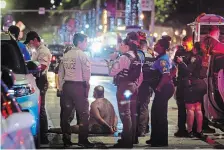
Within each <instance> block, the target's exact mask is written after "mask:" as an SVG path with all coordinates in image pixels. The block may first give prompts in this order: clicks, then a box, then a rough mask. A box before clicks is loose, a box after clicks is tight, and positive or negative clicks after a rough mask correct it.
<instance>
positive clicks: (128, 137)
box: [117, 84, 132, 144]
mask: <svg viewBox="0 0 224 150" xmlns="http://www.w3.org/2000/svg"><path fill="white" fill-rule="evenodd" d="M126 87H127V85H126V86H125V85H122V84H120V85H119V87H118V90H117V101H118V109H119V114H120V118H121V121H122V123H123V131H122V141H123V144H124V143H125V144H131V143H130V141H132V121H131V110H130V107H131V106H130V103H131V101H130V99H126V98H125V96H124V92H125V91H126V89H128V88H126Z"/></svg>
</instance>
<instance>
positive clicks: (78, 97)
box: [72, 83, 89, 143]
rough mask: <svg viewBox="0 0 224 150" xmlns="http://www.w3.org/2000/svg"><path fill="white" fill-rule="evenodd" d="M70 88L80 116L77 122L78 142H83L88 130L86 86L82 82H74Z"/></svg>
mask: <svg viewBox="0 0 224 150" xmlns="http://www.w3.org/2000/svg"><path fill="white" fill-rule="evenodd" d="M74 85H75V86H74V88H73V89H72V91H73V93H72V95H73V96H72V98H73V102H74V103H75V109H76V112H77V113H78V115H79V117H80V124H79V143H85V142H86V141H87V140H88V139H87V138H88V132H89V129H88V128H89V101H88V93H87V89H86V87H84V84H82V83H75V84H74Z"/></svg>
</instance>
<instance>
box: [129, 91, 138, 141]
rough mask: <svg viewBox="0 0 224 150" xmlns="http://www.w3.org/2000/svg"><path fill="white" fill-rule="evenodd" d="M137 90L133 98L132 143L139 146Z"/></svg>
mask: <svg viewBox="0 0 224 150" xmlns="http://www.w3.org/2000/svg"><path fill="white" fill-rule="evenodd" d="M136 103H137V89H136V92H135V93H133V95H132V96H131V106H130V107H131V122H132V131H131V132H132V143H133V144H137V143H138V142H137V141H138V139H137V137H136V130H137V118H138V113H137V107H136Z"/></svg>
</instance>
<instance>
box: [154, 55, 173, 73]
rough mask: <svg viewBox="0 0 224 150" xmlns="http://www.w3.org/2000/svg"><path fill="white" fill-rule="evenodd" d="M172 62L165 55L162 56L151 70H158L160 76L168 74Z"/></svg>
mask: <svg viewBox="0 0 224 150" xmlns="http://www.w3.org/2000/svg"><path fill="white" fill-rule="evenodd" d="M172 67H173V66H172V60H171V59H170V58H169V56H168V55H167V54H164V55H163V56H161V57H160V58H158V59H157V60H156V61H155V63H154V64H153V66H152V69H153V70H159V72H160V73H161V74H165V73H170V70H171V68H172Z"/></svg>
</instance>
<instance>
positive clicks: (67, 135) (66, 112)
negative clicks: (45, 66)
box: [61, 83, 74, 144]
mask: <svg viewBox="0 0 224 150" xmlns="http://www.w3.org/2000/svg"><path fill="white" fill-rule="evenodd" d="M71 89H73V87H72V85H71V84H68V83H64V86H63V95H62V101H63V105H62V110H63V113H62V124H61V129H62V133H63V142H64V143H65V144H69V143H70V141H71V128H70V123H71V116H74V115H72V113H74V112H73V109H74V103H73V101H72V95H71V93H72V92H73V91H71Z"/></svg>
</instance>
